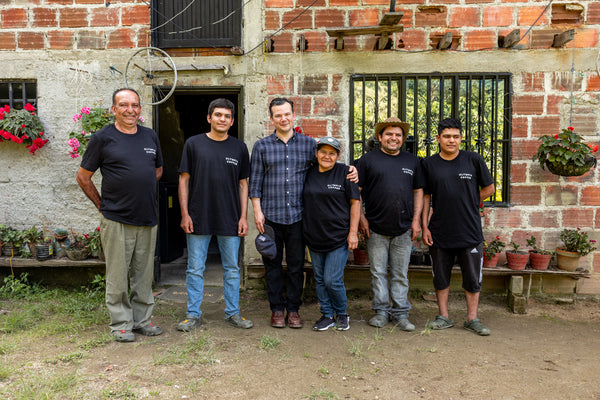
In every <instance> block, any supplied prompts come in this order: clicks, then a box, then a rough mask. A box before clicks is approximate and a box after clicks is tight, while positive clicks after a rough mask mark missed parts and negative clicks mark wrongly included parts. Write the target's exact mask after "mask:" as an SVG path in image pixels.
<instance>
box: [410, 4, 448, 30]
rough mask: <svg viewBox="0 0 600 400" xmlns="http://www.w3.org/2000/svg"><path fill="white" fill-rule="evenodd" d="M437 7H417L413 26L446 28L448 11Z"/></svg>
mask: <svg viewBox="0 0 600 400" xmlns="http://www.w3.org/2000/svg"><path fill="white" fill-rule="evenodd" d="M440 7H441V9H438V7H428V6H419V7H417V12H416V13H415V26H422V27H428V26H441V27H445V26H446V14H447V12H448V10H447V9H446V7H444V6H440Z"/></svg>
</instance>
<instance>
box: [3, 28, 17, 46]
mask: <svg viewBox="0 0 600 400" xmlns="http://www.w3.org/2000/svg"><path fill="white" fill-rule="evenodd" d="M16 48H17V42H16V40H15V34H14V32H0V50H15V49H16Z"/></svg>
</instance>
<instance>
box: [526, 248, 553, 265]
mask: <svg viewBox="0 0 600 400" xmlns="http://www.w3.org/2000/svg"><path fill="white" fill-rule="evenodd" d="M551 259H552V254H540V253H534V252H533V251H532V252H530V253H529V265H530V266H531V268H533V269H539V270H542V269H548V265H550V260H551Z"/></svg>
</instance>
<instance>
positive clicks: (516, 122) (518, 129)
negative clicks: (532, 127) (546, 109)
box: [512, 117, 529, 138]
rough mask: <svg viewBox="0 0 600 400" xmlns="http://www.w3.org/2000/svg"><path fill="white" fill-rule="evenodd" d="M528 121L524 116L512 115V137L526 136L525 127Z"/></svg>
mask: <svg viewBox="0 0 600 400" xmlns="http://www.w3.org/2000/svg"><path fill="white" fill-rule="evenodd" d="M528 126H529V122H528V121H527V118H526V117H513V119H512V137H514V138H525V137H527V128H528Z"/></svg>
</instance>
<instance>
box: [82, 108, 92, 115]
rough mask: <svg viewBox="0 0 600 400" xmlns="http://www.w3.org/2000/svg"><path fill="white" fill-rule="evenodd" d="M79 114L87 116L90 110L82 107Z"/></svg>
mask: <svg viewBox="0 0 600 400" xmlns="http://www.w3.org/2000/svg"><path fill="white" fill-rule="evenodd" d="M81 113H82V114H85V115H88V114H89V113H90V108H89V107H83V108H82V109H81Z"/></svg>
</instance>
